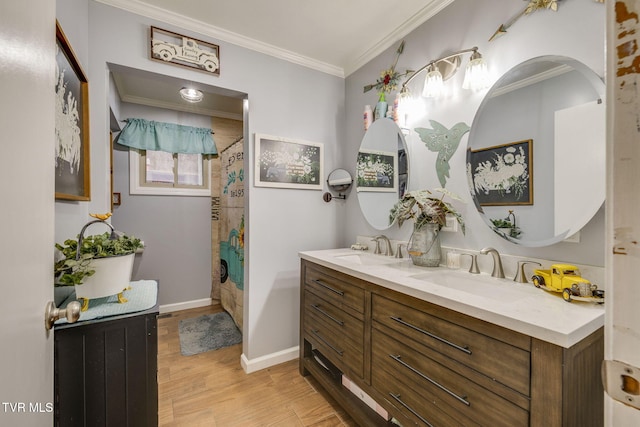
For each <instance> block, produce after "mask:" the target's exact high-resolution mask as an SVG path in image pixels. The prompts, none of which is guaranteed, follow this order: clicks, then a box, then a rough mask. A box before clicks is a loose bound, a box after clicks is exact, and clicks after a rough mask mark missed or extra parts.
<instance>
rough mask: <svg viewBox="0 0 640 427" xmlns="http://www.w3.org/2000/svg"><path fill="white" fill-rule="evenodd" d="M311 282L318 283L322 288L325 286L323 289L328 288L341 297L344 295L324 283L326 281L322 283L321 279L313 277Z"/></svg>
mask: <svg viewBox="0 0 640 427" xmlns="http://www.w3.org/2000/svg"><path fill="white" fill-rule="evenodd" d="M312 282H313V283H316V284H318V285H320V286H322V287H323V288H325V289H327V290H329V291H331V292H333V293H334V294H338V295H340V296H341V297H343V296H344V292H342V291H339V290H338V289H333V288H332V287H331V286H329V285H327V284H326V283H324V282H323V281H322V280H318V279H313V280H312Z"/></svg>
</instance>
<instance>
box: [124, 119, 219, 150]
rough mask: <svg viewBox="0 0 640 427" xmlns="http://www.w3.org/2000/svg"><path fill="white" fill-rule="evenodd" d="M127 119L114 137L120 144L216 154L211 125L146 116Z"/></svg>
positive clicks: (140, 147) (150, 148)
mask: <svg viewBox="0 0 640 427" xmlns="http://www.w3.org/2000/svg"><path fill="white" fill-rule="evenodd" d="M126 122H127V124H126V125H125V126H124V128H123V129H122V132H120V135H119V136H118V139H117V140H116V142H117V143H118V144H120V145H125V146H127V147H131V148H137V149H140V150H151V151H165V152H167V153H183V154H218V150H217V149H216V144H215V142H214V141H213V131H212V130H211V129H208V128H196V127H191V126H184V125H178V124H174V123H163V122H155V121H150V120H145V119H127V120H126Z"/></svg>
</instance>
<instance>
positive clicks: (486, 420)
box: [371, 330, 529, 427]
mask: <svg viewBox="0 0 640 427" xmlns="http://www.w3.org/2000/svg"><path fill="white" fill-rule="evenodd" d="M372 342H373V360H372V369H371V371H372V384H373V386H374V387H375V388H378V389H380V388H382V390H381V391H383V392H384V393H385V394H387V395H388V393H396V394H400V395H401V396H402V395H405V396H407V395H418V396H420V397H421V399H419V400H417V402H416V403H414V405H416V404H417V405H419V406H417V407H413V409H414V410H415V411H417V412H418V413H419V414H420V413H424V415H423V417H424V418H426V419H428V418H429V417H428V415H427V414H429V413H431V412H433V407H436V408H438V409H440V410H442V411H443V412H445V413H447V414H449V416H450V417H451V418H453V419H454V420H455V421H456V423H455V425H469V424H472V422H471V420H473V421H474V422H476V423H479V425H484V426H491V427H500V426H503V427H511V426H524V425H527V424H528V420H529V413H528V411H527V410H525V409H523V408H520V407H518V406H517V405H515V404H513V403H511V402H509V401H508V400H506V399H504V398H503V397H502V396H499V395H497V394H495V393H492V392H490V391H488V390H486V389H484V388H483V387H481V386H479V385H478V384H476V383H474V382H473V381H471V380H469V379H468V378H466V377H464V376H462V375H460V374H459V373H457V372H455V371H453V370H451V369H449V368H447V367H446V366H444V365H442V364H440V363H437V362H436V361H435V360H433V359H431V358H429V357H426V356H425V355H424V354H422V353H420V352H418V351H416V350H414V349H412V348H411V347H408V346H407V345H405V344H403V343H401V342H400V341H397V340H395V339H394V338H391V337H389V336H387V335H386V334H384V333H382V332H380V331H377V330H374V331H373V333H372ZM388 378H393V379H395V380H396V382H397V383H396V385H395V386H386V385H385V384H387V383H388V382H389V381H388ZM394 387H395V388H396V390H395V391H394V390H391V389H392V388H394ZM452 425H453V424H452Z"/></svg>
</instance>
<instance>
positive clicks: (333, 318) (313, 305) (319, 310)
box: [311, 304, 344, 326]
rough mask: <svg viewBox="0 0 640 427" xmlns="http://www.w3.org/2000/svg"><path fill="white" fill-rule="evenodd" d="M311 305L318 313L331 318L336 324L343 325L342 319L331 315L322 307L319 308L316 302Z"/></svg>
mask: <svg viewBox="0 0 640 427" xmlns="http://www.w3.org/2000/svg"><path fill="white" fill-rule="evenodd" d="M311 307H313V308H314V309H315V310H316V311H317V312H318V313H320V314H323V315H325V316H327V317H328V318H329V319H331V320H333V321H334V322H336V323H337V324H338V325H340V326H344V322H343V321H342V320H339V319H336V318H335V317H333V316H332V315H330V314H329V313H327V312H326V311H324V310H323V309H321V308H320V306H319V305H318V304H311Z"/></svg>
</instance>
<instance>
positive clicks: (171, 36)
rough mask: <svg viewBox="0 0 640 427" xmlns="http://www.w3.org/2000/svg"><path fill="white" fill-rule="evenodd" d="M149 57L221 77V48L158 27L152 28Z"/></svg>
mask: <svg viewBox="0 0 640 427" xmlns="http://www.w3.org/2000/svg"><path fill="white" fill-rule="evenodd" d="M149 43H150V44H149V57H150V58H151V59H152V60H154V61H159V62H164V63H169V64H173V65H178V66H181V67H187V68H191V69H195V70H198V71H204V72H205V73H208V74H213V75H216V76H219V75H220V46H218V45H217V44H213V43H208V42H205V41H203V40H198V39H196V38H193V37H187V36H185V35H182V34H178V33H174V32H173V31H168V30H163V29H161V28H158V27H153V26H152V27H151V28H150V38H149Z"/></svg>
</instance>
